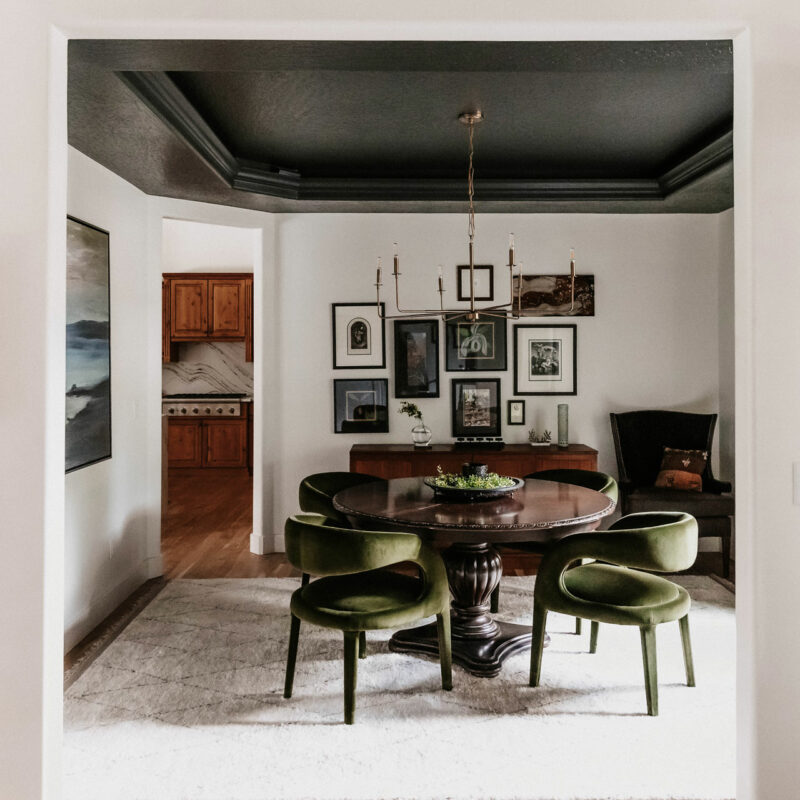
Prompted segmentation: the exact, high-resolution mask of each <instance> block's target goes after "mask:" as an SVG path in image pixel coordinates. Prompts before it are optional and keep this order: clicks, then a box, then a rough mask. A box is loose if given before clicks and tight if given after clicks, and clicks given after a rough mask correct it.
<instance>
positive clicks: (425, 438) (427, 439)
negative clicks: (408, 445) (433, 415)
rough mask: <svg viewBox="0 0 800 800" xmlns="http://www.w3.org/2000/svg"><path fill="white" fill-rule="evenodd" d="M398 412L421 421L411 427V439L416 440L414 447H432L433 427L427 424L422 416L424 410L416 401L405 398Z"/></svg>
mask: <svg viewBox="0 0 800 800" xmlns="http://www.w3.org/2000/svg"><path fill="white" fill-rule="evenodd" d="M398 413H399V414H405V415H406V416H409V417H411V419H415V420H418V421H419V424H418V425H415V426H414V427H413V428H412V429H411V441H412V442H414V447H430V443H431V436H432V435H433V434H432V433H431V429H430V428H429V427H428V426H427V425H425V420H424V419H423V418H422V411H420V408H419V406H418V405H417V404H416V403H409V402H408V401H407V400H403V402H402V403H400V408H399V409H398Z"/></svg>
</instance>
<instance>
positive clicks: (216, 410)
mask: <svg viewBox="0 0 800 800" xmlns="http://www.w3.org/2000/svg"><path fill="white" fill-rule="evenodd" d="M246 396H247V395H245V394H167V395H164V397H163V398H162V403H161V413H162V414H164V416H168V417H212V416H213V417H240V416H241V415H242V400H243V399H244V398H245V397H246Z"/></svg>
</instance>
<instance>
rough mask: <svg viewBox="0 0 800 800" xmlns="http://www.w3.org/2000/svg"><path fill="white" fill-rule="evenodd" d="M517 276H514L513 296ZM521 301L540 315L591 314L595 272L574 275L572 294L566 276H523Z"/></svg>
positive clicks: (568, 279)
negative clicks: (573, 293) (573, 291)
mask: <svg viewBox="0 0 800 800" xmlns="http://www.w3.org/2000/svg"><path fill="white" fill-rule="evenodd" d="M518 280H519V279H518V278H517V277H516V276H514V283H513V286H514V297H516V295H517V282H518ZM520 304H521V306H522V308H523V309H525V310H526V311H527V312H528V313H531V312H533V314H535V315H537V316H541V317H593V316H594V275H576V276H575V297H574V298H573V296H572V281H571V280H570V277H569V275H523V276H522V295H521V297H520Z"/></svg>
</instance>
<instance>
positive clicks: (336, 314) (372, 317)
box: [331, 303, 386, 369]
mask: <svg viewBox="0 0 800 800" xmlns="http://www.w3.org/2000/svg"><path fill="white" fill-rule="evenodd" d="M331 313H332V318H333V368H334V369H383V367H385V366H386V343H385V338H384V330H385V321H384V320H383V319H381V317H380V315H379V314H378V308H377V306H376V305H375V303H332V304H331ZM380 313H381V314H383V313H384V304H383V303H381V310H380Z"/></svg>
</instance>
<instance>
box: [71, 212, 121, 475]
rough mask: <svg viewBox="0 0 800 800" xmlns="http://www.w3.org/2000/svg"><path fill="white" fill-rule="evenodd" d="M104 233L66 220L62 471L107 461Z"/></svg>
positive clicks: (108, 411) (108, 391)
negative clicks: (64, 423)
mask: <svg viewBox="0 0 800 800" xmlns="http://www.w3.org/2000/svg"><path fill="white" fill-rule="evenodd" d="M109 331H110V313H109V260H108V231H104V230H101V229H100V228H96V227H95V226H94V225H89V224H88V223H86V222H82V221H81V220H79V219H75V218H74V217H67V331H66V334H67V363H66V377H67V380H66V387H65V388H66V409H65V410H66V415H65V421H66V430H65V435H66V448H65V469H66V471H67V472H72V471H73V470H76V469H80V468H81V467H86V466H89V464H96V463H97V462H98V461H103V460H105V459H107V458H111V350H110V336H109Z"/></svg>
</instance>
